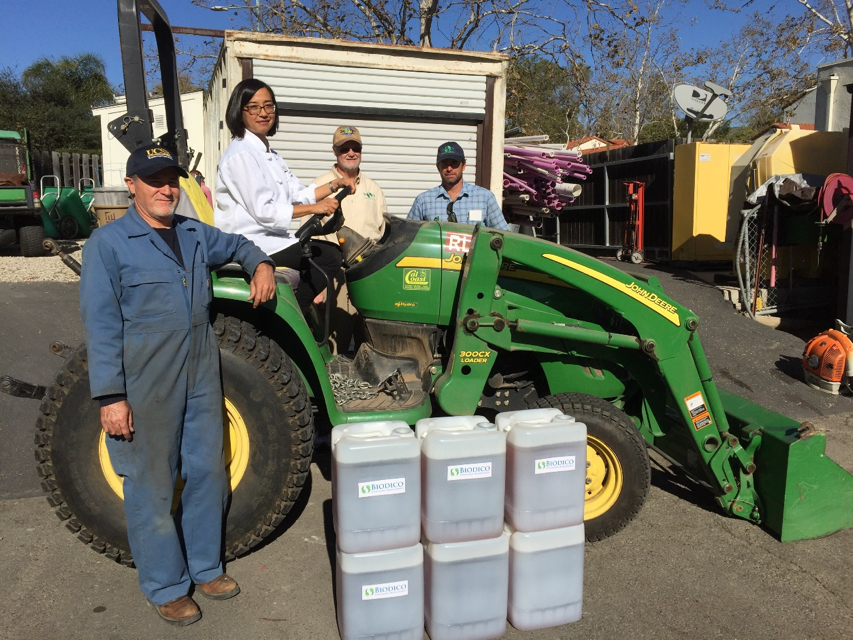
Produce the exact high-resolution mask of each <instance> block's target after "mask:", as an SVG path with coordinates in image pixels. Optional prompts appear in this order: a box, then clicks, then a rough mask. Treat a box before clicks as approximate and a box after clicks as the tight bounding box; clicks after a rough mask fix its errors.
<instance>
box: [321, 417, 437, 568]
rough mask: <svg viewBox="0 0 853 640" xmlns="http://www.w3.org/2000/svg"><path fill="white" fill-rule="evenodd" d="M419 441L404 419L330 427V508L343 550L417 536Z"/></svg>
mask: <svg viewBox="0 0 853 640" xmlns="http://www.w3.org/2000/svg"><path fill="white" fill-rule="evenodd" d="M420 502H421V467H420V442H419V441H418V439H417V438H416V437H415V432H414V431H412V429H411V427H409V426H408V425H407V424H406V423H405V422H402V421H400V420H388V421H382V422H363V423H358V424H345V425H338V426H336V427H335V428H333V429H332V513H333V521H334V526H335V531H336V533H337V545H338V547H339V548H340V549H341V551H343V552H345V553H362V552H367V551H381V550H384V549H395V548H398V547H410V546H412V545H413V544H416V543H418V542H419V541H420V537H421V536H420V525H421V512H420Z"/></svg>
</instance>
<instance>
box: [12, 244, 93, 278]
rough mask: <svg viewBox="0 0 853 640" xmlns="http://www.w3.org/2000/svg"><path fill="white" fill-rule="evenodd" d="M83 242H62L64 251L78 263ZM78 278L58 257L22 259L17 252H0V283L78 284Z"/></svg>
mask: <svg viewBox="0 0 853 640" xmlns="http://www.w3.org/2000/svg"><path fill="white" fill-rule="evenodd" d="M84 242H85V241H84V240H77V241H75V242H62V243H61V245H62V247H63V249H64V251H65V252H66V253H67V254H68V255H70V256H71V257H72V258H74V259H75V260H77V261H78V262H79V261H80V259H81V253H82V251H81V249H82V248H83V243H84ZM79 281H80V276H78V275H77V274H76V273H74V272H73V271H72V270H71V269H69V268H68V267H66V266H65V264H63V262H62V260H61V259H60V258H59V257H58V256H45V257H43V258H22V257H21V256H20V255H18V253H17V250H6V249H4V250H2V251H0V282H79Z"/></svg>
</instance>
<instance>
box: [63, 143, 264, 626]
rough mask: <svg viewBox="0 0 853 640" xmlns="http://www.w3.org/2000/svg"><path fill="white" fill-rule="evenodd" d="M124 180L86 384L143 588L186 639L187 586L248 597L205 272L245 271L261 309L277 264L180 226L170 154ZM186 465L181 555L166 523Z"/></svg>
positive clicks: (87, 274)
mask: <svg viewBox="0 0 853 640" xmlns="http://www.w3.org/2000/svg"><path fill="white" fill-rule="evenodd" d="M127 176H128V177H127V178H125V182H126V183H127V186H128V189H130V193H131V196H132V197H133V204H132V205H131V206H130V207H129V208H128V210H127V213H126V214H125V215H124V216H123V217H122V218H120V219H118V220H116V221H115V222H111V223H110V224H108V225H106V226H105V227H103V228H100V229H96V230H95V232H94V233H92V236H91V238H90V239H89V240H88V241H87V242H86V244H85V246H84V248H83V272H82V275H81V277H80V309H81V312H82V315H83V324H84V325H85V328H86V340H87V343H88V359H89V380H90V385H91V392H92V397H93V398H95V399H96V400H98V401H99V402H100V404H101V426H102V427H103V429H104V431H105V432H106V433H107V449H108V451H109V454H110V461H111V462H112V465H113V467H114V469H115V471H116V473H118V475H119V476H121V477H122V478H123V479H124V489H123V490H124V511H125V515H126V517H127V534H128V540H129V542H130V550H131V552H132V553H133V559H134V561H135V563H136V567H137V569H138V575H139V586H140V587H141V589H142V592H143V593H144V594H145V597H146V598H148V601H149V602H150V603H151V604H152V605H154V607H155V608H156V610H157V612H158V613H159V615H160V616H161V617H162V618H163V619H165V620H166V621H168V622H170V623H172V624H176V625H186V624H190V623H192V622H195V621H196V620H198V619H199V618H200V617H201V611H200V610H199V608H198V605H197V604H196V603H195V602H194V601H193V599H192V598H191V597H190V596H189V595H188V592H189V590H190V587H191V584H193V583H194V584H195V585H196V591H197V592H200V593H201V594H202V595H204V596H207V597H209V598H214V599H220V600H221V599H225V598H230V597H232V596H235V595H237V594H238V593H239V591H240V587H239V586H238V585H237V583H236V582H235V581H234V580H233V579H232V578H231V577H229V576H228V575H227V574H226V573H224V570H223V567H222V546H223V544H222V543H223V541H222V531H223V526H222V524H223V517H224V510H225V503H226V499H227V497H228V491H227V478H226V474H225V462H224V456H223V450H222V432H223V428H222V386H221V381H220V374H219V347H218V344H217V340H216V337H215V335H214V333H213V330H212V328H211V326H210V316H209V307H210V301H211V287H210V270H211V269H212V268H216V267H218V266H220V265H222V264H226V263H229V262H232V261H236V262H239V263H240V264H242V265H243V268H244V269H245V270H246V271H247V272H248V273H250V274H252V280H251V294H250V298H249V299H250V300H252V301H253V302H254V306H255V307H257V306H258V305H259V304H261V303H263V302H266V301H268V300H271V299H272V298H273V297H274V296H275V279H274V276H273V263H272V261H271V260H270V259H269V258H268V257H267V256H266V254H264V253H263V252H262V251H261V250H260V249H258V248H257V247H256V246H255V245H254V244H253V243H251V242H250V241H248V240H246V239H245V238H244V237H243V236H240V235H234V234H228V233H223V232H222V231H220V230H218V229H216V228H215V227H211V226H208V225H206V224H204V223H201V222H198V221H196V220H191V219H189V218H184V217H182V216H176V215H175V214H174V211H175V206H176V205H177V202H178V198H179V197H180V189H179V186H178V178H179V177H180V176H183V177H187V172H186V171H184V170H183V169H182V168H181V167H180V166H179V165H178V163H177V161H176V160H175V158H174V156H173V155H172V153H170V152H169V151H168V150H166V149H164V148H161V147H158V146H156V145H149V146H147V147H144V148H141V149H137V150H136V151H134V152H133V153H131V154H130V158H129V159H128V161H127ZM179 462H180V470H181V477H182V478H183V479H184V481H185V482H186V485H185V487H184V490H183V493H182V495H181V507H180V509H179V516H177V517H179V518H180V531H181V534H182V537H183V542H184V546H185V548H186V553H184V552H183V551H182V549H181V540H180V539H179V534H178V528H177V526H176V523H175V517H173V516H172V514H171V504H172V494H173V491H174V487H175V477H176V474H177V470H178V466H179Z"/></svg>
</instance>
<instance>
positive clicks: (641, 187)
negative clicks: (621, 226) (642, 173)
mask: <svg viewBox="0 0 853 640" xmlns="http://www.w3.org/2000/svg"><path fill="white" fill-rule="evenodd" d="M622 184H624V185H625V187H626V189H627V191H628V193H627V201H628V216H627V218H626V219H625V236H624V239H623V240H622V248H621V249H620V250H619V254H618V258H619V259H620V260H624V261H625V262H628V261H629V260H630V261H631V262H633V263H634V264H640V263H641V262H642V261H643V234H644V231H645V217H644V209H645V199H646V196H645V191H646V183H645V182H637V181H634V180H632V181H630V182H623V183H622Z"/></svg>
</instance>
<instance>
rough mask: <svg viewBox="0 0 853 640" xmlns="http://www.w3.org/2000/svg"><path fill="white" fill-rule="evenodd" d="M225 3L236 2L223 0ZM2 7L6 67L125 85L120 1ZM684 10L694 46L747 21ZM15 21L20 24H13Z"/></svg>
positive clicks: (177, 2)
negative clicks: (102, 65)
mask: <svg viewBox="0 0 853 640" xmlns="http://www.w3.org/2000/svg"><path fill="white" fill-rule="evenodd" d="M220 4H223V5H224V4H230V2H227V1H226V0H222V2H221V3H220ZM160 5H161V6H162V7H163V9H164V10H165V11H166V13H167V15H168V16H169V21H170V22H171V24H172V25H173V26H182V27H202V28H208V29H236V28H241V27H243V26H245V25H246V24H247V20H248V13H249V12H248V11H247V10H245V9H244V10H239V11H236V12H235V11H228V12H214V11H210V10H208V9H203V8H199V7H196V6H194V5H192V4H191V3H190V0H160ZM773 5H777V6H781V7H782V8H783V9H784V10H786V11H791V12H796V11H797V10H798V6H797V5H796V2H795V0H780V1H778V2H772V1H770V0H755V1H754V2H752V3H751V5H750V7H749V10H756V11H762V10H766V9H768V8H769V7H771V6H773ZM0 6H2V9H3V14H4V15H5V16H6V18H5V19H4V24H5V25H7V26H6V28H4V31H3V37H2V38H0V67H12V68H13V69H14V70H16V71H17V72H18V73H20V72H21V71H23V70H24V69H25V68H26V67H27V66H29V65H30V64H31V63H32V62H33V61H34V60H36V59H38V58H40V57H42V56H48V57H54V58H58V57H60V56H63V55H67V56H73V55H76V54H79V53H89V52H93V53H97V54H98V55H100V56H101V57H102V58H103V59H104V61H105V62H106V65H107V77H108V78H109V80H110V82H111V83H112V84H113V85H114V86H117V85H119V84H121V83H122V73H121V54H120V51H119V43H118V26H117V18H116V0H0ZM679 10H680V12H681V14H682V16H684V17H686V16H689V15H694V16H696V18H697V20H698V22H697V24H696V25H694V26H691V27H685V28H684V29H682V31H681V34H680V35H681V37H682V40H683V41H684V43H686V44H687V45H690V46H700V45H709V46H711V45H713V44H715V43H717V42H719V41H720V40H721V39H723V38H726V37H729V36H730V34H731V33H733V32H736V31H737V30H738V28H739V27H740V24H741V21H742V20H743V18H742V17H741V16H733V15H730V14H729V15H727V14H721V13H719V12H709V11H708V10H707V9H706V7H705V4H704V2H702V0H690V2H688V3H687V4H686V6H683V7H681V8H680V9H679ZM235 14H236V15H235ZM10 18H11V19H10ZM10 23H13V24H14V25H17V27H18V28H8V25H9V24H10ZM184 37H185V38H187V36H184Z"/></svg>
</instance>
